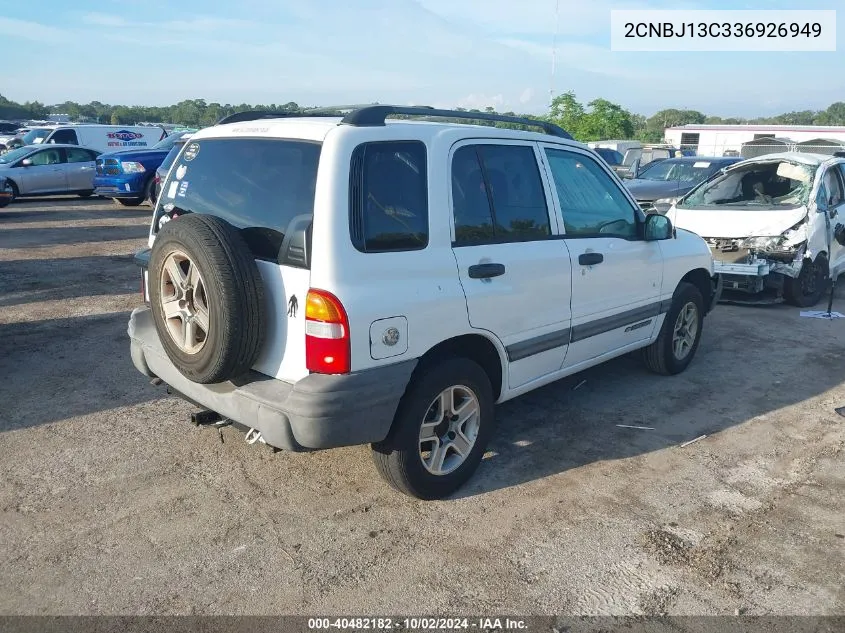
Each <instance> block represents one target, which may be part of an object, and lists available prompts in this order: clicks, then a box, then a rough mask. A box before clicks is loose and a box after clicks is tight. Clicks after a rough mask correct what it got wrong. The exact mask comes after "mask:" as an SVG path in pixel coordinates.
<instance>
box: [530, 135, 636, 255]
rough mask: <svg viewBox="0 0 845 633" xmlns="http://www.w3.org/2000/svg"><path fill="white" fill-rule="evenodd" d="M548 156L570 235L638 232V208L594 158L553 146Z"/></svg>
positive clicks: (630, 234) (627, 235) (625, 235)
mask: <svg viewBox="0 0 845 633" xmlns="http://www.w3.org/2000/svg"><path fill="white" fill-rule="evenodd" d="M546 157H547V158H548V161H549V167H550V168H551V172H552V179H553V180H554V183H555V189H556V190H557V196H558V200H560V210H561V213H562V215H563V225H564V228H565V229H566V234H567V236H571V237H622V238H625V239H632V238H635V237H636V236H637V220H636V209H635V208H634V206H633V204H632V203H631V202H630V201H629V200H628V198H627V197H626V196H625V194H624V193H623V192H622V190H621V189H620V188H619V187H618V186H617V185H616V183H615V182H614V181H613V180H612V179H611V177H610V176H609V175H608V174H607V172H605V171H604V169H602V167H601V166H600V165H599V164H598V163H597V162H596V161H595V160H593V159H592V158H590V157H589V156H585V155H583V154H577V153H575V152H569V151H565V150H557V149H550V148H549V149H546Z"/></svg>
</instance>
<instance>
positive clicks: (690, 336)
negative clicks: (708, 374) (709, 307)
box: [643, 281, 704, 376]
mask: <svg viewBox="0 0 845 633" xmlns="http://www.w3.org/2000/svg"><path fill="white" fill-rule="evenodd" d="M703 324H704V299H703V298H702V296H701V292H700V291H699V290H698V288H696V287H695V286H694V285H692V284H689V283H686V282H684V281H682V282H681V283H679V284H678V288H677V289H676V290H675V296H674V297H673V298H672V305H671V306H670V307H669V312H668V313H667V314H666V319H665V320H664V321H663V327H662V328H661V329H660V334H659V335H658V337H657V340H656V341H654V343H652V344H651V345H649V346H648V347H646V348H645V349H644V350H643V359H644V360H645V364H646V366H647V367H648V368H649V369H650V370H651V371H653V372H655V373H658V374H664V375H667V376H670V375H673V374H679V373H681V372H682V371H684V370H685V369H686V368H687V366H688V365H689V364H690V363H691V362H692V359H693V357H694V356H695V352H696V351H697V350H698V343H699V341H700V340H701V328H702V325H703Z"/></svg>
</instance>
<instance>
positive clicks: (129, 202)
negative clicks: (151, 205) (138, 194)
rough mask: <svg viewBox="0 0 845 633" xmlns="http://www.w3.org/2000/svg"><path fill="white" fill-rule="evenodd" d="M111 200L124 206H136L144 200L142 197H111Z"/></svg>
mask: <svg viewBox="0 0 845 633" xmlns="http://www.w3.org/2000/svg"><path fill="white" fill-rule="evenodd" d="M112 200H114V201H115V202H117V203H118V204H119V205H121V206H124V207H137V206H139V205H140V204H141V203H142V202H143V201H144V199H143V198H112Z"/></svg>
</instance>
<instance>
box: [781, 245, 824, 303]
mask: <svg viewBox="0 0 845 633" xmlns="http://www.w3.org/2000/svg"><path fill="white" fill-rule="evenodd" d="M828 275H829V272H828V265H827V259H826V258H825V257H824V255H819V256H818V257H816V261H811V260H810V259H805V260H804V264H803V265H802V266H801V272H800V273H799V274H798V277H787V278H786V279H784V283H783V298H784V299H785V300H786V302H787V303H789V304H790V305H794V306H796V307H798V308H810V307H812V306H814V305H816V304H817V303H818V302H819V301H820V300H821V298H822V295H824V292H825V290H826V289H827V287H828V286H827V284H828Z"/></svg>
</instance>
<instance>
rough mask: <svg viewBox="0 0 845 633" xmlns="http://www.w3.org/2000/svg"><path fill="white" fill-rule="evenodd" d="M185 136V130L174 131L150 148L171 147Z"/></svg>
mask: <svg viewBox="0 0 845 633" xmlns="http://www.w3.org/2000/svg"><path fill="white" fill-rule="evenodd" d="M183 136H185V133H184V132H174V133H173V134H170V135H168V136H165V137H164V138H163V139H161V140H160V141H159V142H158V143H156V144H155V145H153V146H152V147H151V148H150V149H171V148H172V147H173V146H174V145H176V141H178V140H180V139H181V138H182V137H183ZM183 144H184V143H183ZM181 146H182V145H179V147H181Z"/></svg>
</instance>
